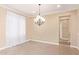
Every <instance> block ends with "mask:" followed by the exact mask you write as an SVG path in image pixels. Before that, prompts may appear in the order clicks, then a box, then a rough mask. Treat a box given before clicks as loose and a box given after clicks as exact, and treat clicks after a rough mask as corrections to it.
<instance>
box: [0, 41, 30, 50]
mask: <svg viewBox="0 0 79 59" xmlns="http://www.w3.org/2000/svg"><path fill="white" fill-rule="evenodd" d="M28 41H30V40H26V41H24V42H21V43H19V44H17V45H20V44H23V43H25V42H28ZM17 45H15V46H17ZM11 47H14V46H9V47H7V46H5V47H2V48H0V51H1V50H4V49H7V48H11Z"/></svg>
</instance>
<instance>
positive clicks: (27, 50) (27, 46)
mask: <svg viewBox="0 0 79 59" xmlns="http://www.w3.org/2000/svg"><path fill="white" fill-rule="evenodd" d="M78 54H79V51H78V50H77V49H75V48H70V47H66V46H57V45H51V44H46V43H40V42H35V41H29V42H27V43H23V44H21V45H17V46H15V47H12V48H7V49H5V50H3V51H0V55H78Z"/></svg>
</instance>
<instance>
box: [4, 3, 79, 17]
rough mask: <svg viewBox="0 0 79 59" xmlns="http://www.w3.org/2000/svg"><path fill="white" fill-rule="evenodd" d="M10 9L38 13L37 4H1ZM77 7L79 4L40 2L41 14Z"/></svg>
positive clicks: (30, 13) (31, 14)
mask: <svg viewBox="0 0 79 59" xmlns="http://www.w3.org/2000/svg"><path fill="white" fill-rule="evenodd" d="M3 6H5V7H8V8H10V9H14V10H16V11H17V12H20V13H22V14H24V15H26V16H36V15H37V14H38V9H39V7H38V4H5V5H3ZM77 8H79V4H61V5H59V6H58V5H57V4H41V6H40V9H41V15H47V14H51V13H57V12H62V11H69V10H74V9H77Z"/></svg>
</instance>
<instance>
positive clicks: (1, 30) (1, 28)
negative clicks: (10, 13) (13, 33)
mask: <svg viewBox="0 0 79 59" xmlns="http://www.w3.org/2000/svg"><path fill="white" fill-rule="evenodd" d="M5 18H6V10H5V9H4V8H1V7H0V48H2V47H4V46H5Z"/></svg>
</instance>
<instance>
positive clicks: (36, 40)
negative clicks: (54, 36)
mask: <svg viewBox="0 0 79 59" xmlns="http://www.w3.org/2000/svg"><path fill="white" fill-rule="evenodd" d="M30 40H31V39H30ZM31 41H35V42H41V43H46V44H52V45H59V43H54V42H47V41H41V40H31ZM70 47H72V48H76V49H78V50H79V47H77V46H73V45H70Z"/></svg>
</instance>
